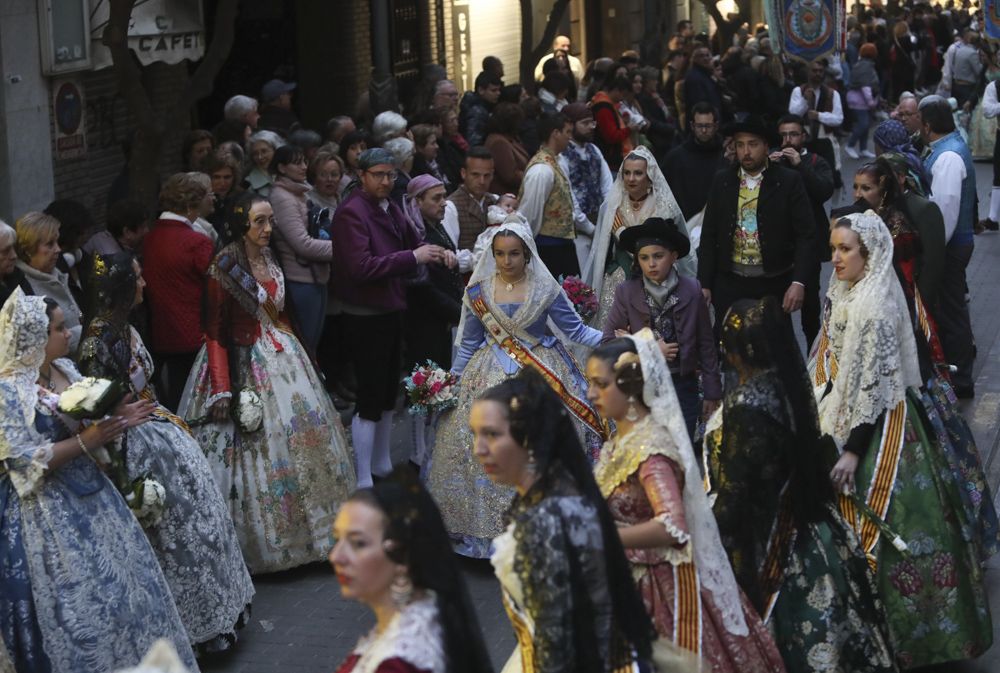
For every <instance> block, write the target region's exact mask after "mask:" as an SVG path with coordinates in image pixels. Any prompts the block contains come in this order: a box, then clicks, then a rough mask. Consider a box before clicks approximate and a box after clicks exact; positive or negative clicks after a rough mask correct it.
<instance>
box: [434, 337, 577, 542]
mask: <svg viewBox="0 0 1000 673" xmlns="http://www.w3.org/2000/svg"><path fill="white" fill-rule="evenodd" d="M557 348H558V347H557ZM557 348H547V347H545V346H543V345H541V344H539V345H537V346H535V347H534V348H533V349H532V352H533V353H534V354H535V355H536V356H537V357H538V359H540V360H541V361H542V362H544V363H545V365H546V366H547V367H548V368H549V369H551V370H552V371H553V372H554V373H555V374H556V376H558V377H559V379H560V380H562V381H563V383H564V384H566V387H567V388H568V389H569V390H570V391H571V392H572V393H573V394H574V395H576V396H578V397H581V398H582V397H584V396H585V395H586V390H583V389H581V387H580V386H578V385H575V384H574V381H576V380H580V379H582V377H581V376H580V372H579V370H578V369H577V370H576V371H574V370H573V368H575V365H573V368H571V366H570V364H567V360H566V357H564V355H563V354H561V353H560V352H559V351H558V350H557ZM567 357H568V356H567ZM506 378H508V377H507V375H506V374H505V373H504V370H503V368H501V367H500V365H499V364H497V361H496V357H495V356H494V355H493V351H492V349H491V348H490V347H489V346H486V347H484V348H480V349H479V350H478V351H476V353H475V354H474V355H473V356H472V357H471V358H470V359H469V364H468V365H467V366H466V367H465V371H464V372H463V373H462V378H461V381H460V382H459V389H458V397H457V402H456V405H455V406H454V407H453V408H452V409H450V410H448V411H446V412H445V413H444V414H443V415H442V416H441V420H440V421H439V422H438V426H437V436H436V439H435V443H434V448H433V450H432V453H431V461H430V465H429V466H427V467H426V468H425V472H424V478H425V480H426V483H427V488H428V490H429V491H430V493H431V495H432V496H433V497H434V501H435V502H436V503H437V505H438V507H439V508H440V509H441V516H442V517H443V518H444V524H445V528H446V529H447V530H448V533H449V535H451V538H452V543H453V544H454V546H455V551H456V552H457V553H459V554H461V555H463V556H469V557H472V558H488V557H489V555H490V544H491V542H492V540H493V538H495V537H496V536H497V535H499V534H500V533H502V532H503V523H502V518H503V513H504V512H505V511H506V510H507V507H508V506H509V505H510V502H511V500H513V498H514V489H513V488H510V487H509V486H502V485H498V484H494V483H493V481H491V480H490V478H489V477H488V476H487V475H486V473H485V472H484V471H483V468H482V466H481V465H480V464H479V461H478V460H477V459H476V457H475V456H474V455H472V431H471V430H470V429H469V412H470V411H471V409H472V403H473V402H475V401H476V398H477V397H479V395H480V394H481V393H483V392H484V391H485V390H487V389H488V388H491V387H493V386H495V385H497V384H498V383H500V382H502V381H504V380H505V379H506ZM574 420H575V422H576V425H577V432H578V434H579V436H580V438H581V441H582V440H583V439H584V438H585V437H587V433H586V431H585V430H584V428H585V426H584V425H583V423H582V422H580V421H578V420H576V419H574ZM591 436H593V435H591Z"/></svg>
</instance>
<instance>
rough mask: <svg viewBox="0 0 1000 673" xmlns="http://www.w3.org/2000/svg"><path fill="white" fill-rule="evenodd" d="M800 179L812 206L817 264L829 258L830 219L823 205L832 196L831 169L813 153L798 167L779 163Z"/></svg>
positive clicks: (806, 156) (803, 158) (807, 153)
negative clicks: (796, 174)
mask: <svg viewBox="0 0 1000 673" xmlns="http://www.w3.org/2000/svg"><path fill="white" fill-rule="evenodd" d="M781 165H782V166H786V167H788V168H790V169H791V170H793V171H795V172H796V173H798V174H799V175H800V176H801V177H802V183H803V184H804V185H805V188H806V194H808V195H809V203H810V205H811V206H812V211H813V219H814V220H815V222H816V236H815V244H816V245H815V250H816V259H817V261H818V263H820V264H822V263H823V261H824V260H827V259H829V258H830V248H829V241H830V219H829V218H828V217H827V214H826V208H825V207H824V205H823V204H825V203H826V202H827V201H828V200H829V199H830V197H831V196H833V168H831V167H830V164H829V163H827V161H826V159H824V158H823V157H821V156H820V155H818V154H815V153H813V152H806V154H805V156H803V157H802V161H800V162H799V165H798V166H797V167H796V166H791V165H790V164H787V163H785V161H784V160H782V162H781Z"/></svg>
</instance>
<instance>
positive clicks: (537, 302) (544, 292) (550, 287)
mask: <svg viewBox="0 0 1000 673" xmlns="http://www.w3.org/2000/svg"><path fill="white" fill-rule="evenodd" d="M514 219H515V218H511V217H508V221H507V222H504V223H503V224H501V225H499V226H496V227H491V228H490V229H488V231H490V233H491V234H492V236H490V239H489V241H488V242H487V244H486V251H485V252H484V253H483V255H482V256H481V257H480V258H479V263H478V264H476V268H475V269H473V271H472V276H471V277H470V278H469V284H468V287H472V286H473V285H475V284H476V283H482V290H483V299H484V300H485V301H486V305H487V306H489V307H490V310H491V311H492V312H493V313H494V315H496V316H498V317H500V318H501V319H504V318H506V315H507V314H506V313H504V312H503V311H502V310H501V309H499V308H497V306H496V304H495V303H494V301H493V283H494V281H495V280H496V276H497V263H496V260H495V259H494V258H493V239H494V238H496V237H497V234H499V233H501V232H504V231H512V232H514V233H515V234H517V235H518V237H519V238H520V239H521V240H522V241H524V244H525V246H527V248H528V250H529V251H530V252H531V260H530V261H529V262H528V264H527V266H525V271H526V273H527V279H526V281H525V282H527V284H528V288H527V295H526V296H525V300H524V302H522V304H521V306H519V307H518V309H517V311H516V312H515V313H514V315H513V316H512V317H511V318H510V321H509V322H510V325H507V324H506V323H507V321H505V320H501V322H504V323H505V326H506V327H509V326H511V325H512V326H516V328H518V329H516V330H512V332H513V333H514V335H515V336H518V337H519V338H523V337H524V333H522V329H523V328H524V327H527V326H528V325H531V324H532V323H534V322H535V321H536V320H538V318H539V317H540V316H541V315H542V314H543V313H545V312H546V311H547V310H548V308H549V305H550V304H551V303H552V300H553V299H554V298H555V296H556V295H558V294H559V293H561V292H562V291H563V289H562V286H561V285H559V282H558V281H557V280H556V279H555V278H553V276H552V273H551V272H550V271H549V269H548V267H546V266H545V262H543V261H542V258H541V257H539V256H538V248H537V247H536V246H535V239H534V237H533V236H532V234H531V229H529V228H528V227H527V226H525V225H524V224H521V223H520V222H519V221H511V220H514ZM462 304H463V309H462V319H461V321H460V322H459V323H458V332H457V336H456V339H455V344H456V345H458V346H460V345H461V343H462V335H463V334H464V333H465V322H466V320H467V319H468V318H469V316H470V314H471V315H472V316H473V318H474V319H475V315H474V314H473V313H472V304H471V302H470V300H469V294H468V293H465V294H464V295H463V297H462ZM554 333H556V334H558V332H554Z"/></svg>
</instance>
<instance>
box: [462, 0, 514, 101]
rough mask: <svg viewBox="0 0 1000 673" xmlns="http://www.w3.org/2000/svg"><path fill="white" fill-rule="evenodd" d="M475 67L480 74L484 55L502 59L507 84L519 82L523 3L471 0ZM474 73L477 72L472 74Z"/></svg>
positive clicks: (471, 37)
mask: <svg viewBox="0 0 1000 673" xmlns="http://www.w3.org/2000/svg"><path fill="white" fill-rule="evenodd" d="M469 23H470V27H469V37H470V45H471V47H472V71H473V73H475V74H479V72H480V71H481V70H482V62H483V58H484V57H486V56H496V57H497V58H499V59H500V60H501V61H503V67H504V78H503V81H504V83H505V84H517V83H518V81H519V79H520V78H519V77H518V64H519V63H520V61H521V7H520V4H519V3H518V1H517V0H472V2H471V3H470V5H469ZM473 77H475V75H473Z"/></svg>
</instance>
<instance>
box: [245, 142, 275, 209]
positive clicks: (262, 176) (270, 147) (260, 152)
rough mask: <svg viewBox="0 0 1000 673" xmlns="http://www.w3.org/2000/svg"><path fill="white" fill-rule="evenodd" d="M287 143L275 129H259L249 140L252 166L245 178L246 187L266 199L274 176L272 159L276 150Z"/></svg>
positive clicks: (248, 149)
mask: <svg viewBox="0 0 1000 673" xmlns="http://www.w3.org/2000/svg"><path fill="white" fill-rule="evenodd" d="M284 144H285V141H284V140H282V139H281V136H279V135H278V134H277V133H274V132H273V131H257V133H254V134H253V135H252V136H250V140H248V141H247V154H248V155H249V156H250V162H251V164H250V165H251V168H250V172H249V173H247V176H246V178H245V179H244V181H243V182H244V184H245V185H246V188H247V189H249V190H250V191H252V192H254V193H255V194H259V195H260V196H263V197H264V198H265V199H266V198H267V197H268V196H269V195H270V194H271V185H272V184H273V183H274V177H273V176H272V175H271V160H272V159H274V153H275V151H276V150H277V149H278V148H279V147H281V146H282V145H284Z"/></svg>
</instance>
